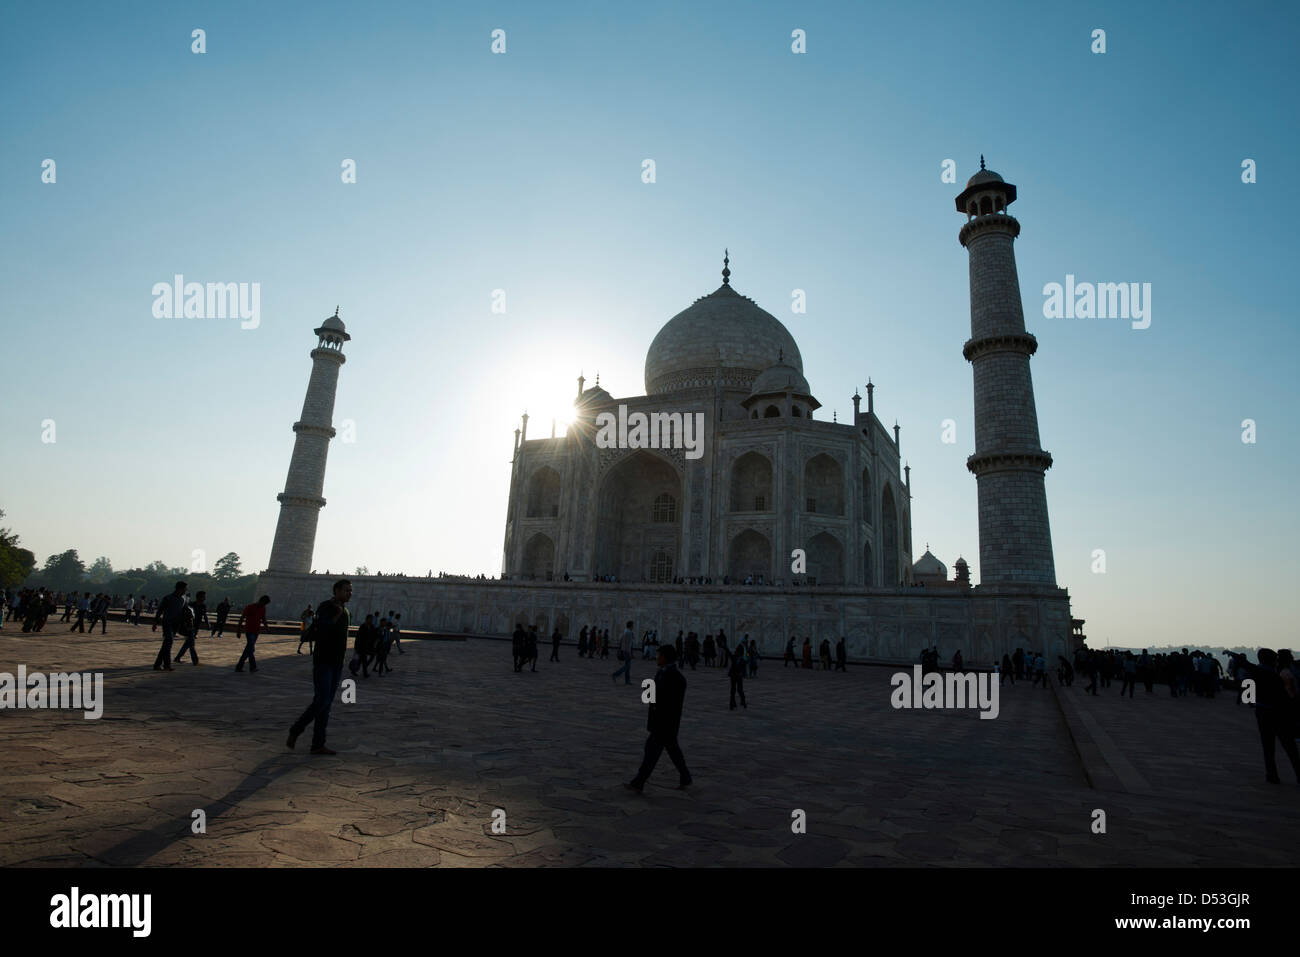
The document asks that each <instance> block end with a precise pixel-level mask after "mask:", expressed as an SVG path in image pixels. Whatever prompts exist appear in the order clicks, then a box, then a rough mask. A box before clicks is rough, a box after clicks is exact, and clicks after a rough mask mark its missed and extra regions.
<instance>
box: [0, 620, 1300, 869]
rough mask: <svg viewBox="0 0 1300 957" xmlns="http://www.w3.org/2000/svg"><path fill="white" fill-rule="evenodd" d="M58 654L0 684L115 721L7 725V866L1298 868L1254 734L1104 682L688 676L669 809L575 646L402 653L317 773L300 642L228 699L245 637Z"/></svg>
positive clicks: (57, 639) (614, 689) (604, 669)
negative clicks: (82, 674)
mask: <svg viewBox="0 0 1300 957" xmlns="http://www.w3.org/2000/svg"><path fill="white" fill-rule="evenodd" d="M50 627H51V629H52V630H51V631H48V632H46V633H44V634H40V635H22V634H20V633H18V631H17V629H16V628H14V627H13V626H10V625H9V624H8V623H6V627H5V628H4V630H3V631H2V632H0V648H2V649H3V656H2V660H0V671H9V672H16V671H17V667H18V665H19V664H25V665H26V666H27V668H28V670H29V672H31V671H41V672H57V671H68V670H79V671H87V670H89V671H102V672H103V673H104V676H105V679H104V680H105V692H104V694H105V710H104V716H103V717H102V718H101V719H100V720H98V721H91V720H85V719H84V718H83V717H82V715H81V712H79V711H50V710H47V711H27V710H23V711H8V710H7V711H0V862H2V863H4V864H6V865H70V866H80V865H84V866H98V865H115V866H169V865H199V866H275V865H280V866H292V867H298V866H307V865H326V866H334V865H360V866H393V865H395V866H431V865H451V866H475V867H477V866H554V865H561V866H566V865H588V866H623V865H633V866H635V865H644V866H659V865H665V866H692V865H733V866H749V865H756V866H785V865H793V866H825V865H849V866H863V865H866V866H872V865H887V866H917V865H947V866H954V865H956V866H962V865H977V866H978V865H1026V866H1049V867H1050V866H1092V865H1118V866H1130V867H1131V866H1137V867H1141V866H1153V865H1161V866H1175V867H1179V866H1198V865H1211V864H1213V865H1248V866H1283V865H1292V866H1293V865H1294V864H1295V863H1296V858H1297V854H1296V848H1297V847H1300V788H1297V787H1296V785H1295V783H1294V782H1293V780H1292V776H1291V774H1290V773H1289V770H1288V769H1287V768H1286V767H1285V758H1283V759H1282V760H1283V771H1282V774H1283V780H1284V781H1286V782H1288V783H1286V784H1283V785H1281V786H1270V785H1267V784H1266V783H1265V782H1264V775H1263V770H1262V766H1261V765H1262V762H1261V761H1260V756H1259V747H1258V744H1257V739H1256V735H1255V732H1254V720H1253V717H1252V715H1251V713H1250V710H1249V709H1248V708H1246V707H1243V706H1237V705H1235V704H1234V702H1233V700H1232V699H1231V698H1228V697H1220V698H1216V699H1214V700H1202V699H1199V698H1196V697H1194V696H1192V697H1188V698H1184V699H1179V700H1171V699H1170V698H1169V696H1168V693H1167V691H1163V692H1162V691H1161V690H1160V689H1157V691H1156V693H1155V694H1151V695H1147V694H1145V693H1144V692H1143V691H1142V690H1141V689H1139V691H1138V694H1137V697H1135V698H1134V699H1132V700H1127V699H1125V700H1120V699H1119V697H1118V683H1116V685H1115V686H1114V687H1113V688H1112V689H1111V690H1110V692H1109V694H1107V695H1106V696H1104V697H1101V698H1098V699H1093V698H1087V699H1085V697H1084V696H1083V694H1082V693H1081V690H1080V685H1079V684H1078V683H1076V685H1075V687H1074V689H1062V690H1061V691H1060V692H1059V694H1060V695H1062V696H1063V697H1066V698H1067V700H1066V707H1065V709H1064V711H1063V709H1062V706H1061V705H1059V704H1058V702H1057V695H1058V692H1057V691H1055V690H1051V691H1045V690H1043V689H1041V688H1032V687H1030V686H1029V685H1027V684H1023V683H1022V684H1021V685H1018V686H1017V687H1015V688H1014V689H1011V688H1006V689H1004V691H1003V694H1002V696H1001V715H1000V717H999V718H998V719H997V720H992V721H990V720H979V719H978V717H977V713H976V712H975V711H966V712H938V711H920V710H917V711H895V710H893V709H892V708H891V707H890V705H889V691H890V687H889V676H890V674H891V672H892V671H893V670H894V669H891V668H879V667H866V666H855V667H852V668H851V669H850V671H849V672H848V673H847V674H835V673H830V674H828V673H825V672H822V671H820V670H817V671H802V670H799V671H796V670H795V669H793V668H791V669H782V668H781V666H780V663H779V662H774V661H764V662H763V663H762V666H761V668H760V670H759V675H758V678H757V679H756V680H753V681H748V682H746V690H747V692H748V694H749V699H750V707H749V708H748V709H747V710H740V711H736V712H730V711H729V710H728V708H727V680H726V678H725V676H724V675H723V673H722V672H721V670H713V671H708V670H704V669H701V670H699V671H696V672H691V671H690V670H689V669H687V670H686V677H687V681H688V682H689V688H688V691H687V696H686V710H685V717H684V720H683V726H682V733H681V743H682V746H683V750H684V751H685V754H686V758H687V762H688V763H689V765H690V767H691V771H692V773H693V774H694V776H695V780H696V782H697V786H696V787H694V788H692V789H691V790H689V791H686V792H679V791H677V790H675V789H674V788H673V785H674V784H675V783H676V775H675V774H674V772H673V770H672V766H671V764H670V763H669V762H668V759H667V757H666V756H665V757H664V758H663V759H662V761H661V763H660V766H659V768H658V769H657V770H656V774H655V776H654V777H653V778H651V781H650V784H649V786H647V788H646V790H645V793H644V794H643V795H636V794H633V793H631V792H628V791H626V790H624V788H623V787H622V782H623V781H625V780H627V779H628V778H629V777H631V775H632V773H633V772H634V771H635V770H636V766H637V764H638V761H639V759H640V753H641V746H642V743H643V741H644V731H643V729H644V724H645V705H643V704H642V703H641V701H640V694H639V688H627V687H624V686H623V685H622V684H619V685H618V686H615V685H614V684H613V682H612V681H611V679H610V673H611V672H612V671H613V670H614V668H615V667H616V666H617V662H615V661H614V660H613V658H611V659H610V660H608V661H605V662H591V661H586V660H582V659H579V658H577V656H576V651H575V649H574V648H573V646H572V645H566V646H564V647H563V648H562V649H561V657H562V659H563V660H562V661H561V662H560V663H559V664H549V663H547V662H546V661H545V658H546V656H547V655H548V654H549V646H546V647H545V648H544V649H543V651H542V654H541V657H542V659H543V660H542V661H540V662H539V663H538V670H537V673H535V674H532V673H527V672H525V673H523V674H515V673H514V672H513V671H512V669H511V664H510V645H509V642H505V641H496V640H487V639H470V640H467V641H419V640H410V639H406V640H404V642H403V644H404V645H405V646H406V653H405V654H404V655H396V654H395V655H394V656H393V659H394V660H393V666H394V671H393V672H392V674H390V675H385V676H384V677H382V678H376V677H371V678H369V679H368V680H361V681H358V701H357V703H356V704H352V705H344V704H338V703H336V704H335V706H334V712H333V718H332V721H331V733H330V744H331V746H333V747H334V748H336V749H338V750H339V751H340V754H339V755H338V756H336V757H313V756H311V755H309V754H308V753H307V751H308V740H307V736H304V738H303V739H302V740H300V741H299V743H298V748H297V750H296V751H289V750H287V749H286V748H285V744H284V738H285V733H286V729H287V727H288V725H289V723H290V722H291V721H292V719H293V718H294V717H295V716H296V715H297V714H298V713H299V712H300V711H301V710H302V708H303V707H304V706H305V705H306V704H307V702H308V701H309V699H310V696H311V687H310V680H309V674H310V659H309V658H308V657H307V656H306V655H303V656H301V657H299V656H297V655H296V654H295V653H294V650H295V647H296V644H297V638H296V636H294V637H290V636H288V635H283V636H280V635H265V636H263V638H262V639H261V641H260V642H259V646H260V652H261V655H260V657H259V661H260V664H261V667H260V670H259V671H258V672H257V673H256V674H236V673H234V671H233V663H234V660H235V658H236V657H237V656H238V652H239V650H240V648H241V647H242V641H237V640H236V639H235V638H234V637H232V636H227V637H224V638H220V639H200V642H199V650H200V655H201V656H202V661H203V664H201V665H200V666H198V667H194V666H191V665H190V664H189V663H188V662H187V663H185V664H183V665H177V666H176V671H175V672H173V673H171V674H168V673H156V672H154V671H153V670H152V669H151V667H150V665H151V663H152V660H153V656H154V654H155V652H156V649H157V644H158V636H157V635H155V634H153V633H151V632H150V631H149V629H148V628H147V627H146V626H141V627H140V628H138V629H136V628H132V627H129V626H126V625H123V624H121V623H119V622H112V623H110V625H109V629H108V634H107V635H105V636H101V635H95V636H93V637H91V636H82V635H80V634H77V635H69V634H68V633H67V631H66V630H64V628H61V627H57V626H56V625H55V623H54V622H51V624H50ZM64 627H66V626H64ZM653 670H654V669H653V664H652V663H651V662H642V661H641V660H639V659H638V660H637V661H636V662H635V663H634V664H633V670H632V673H633V677H634V679H635V680H636V681H638V682H639V681H640V679H641V678H643V677H648V676H650V675H651V674H653ZM1066 715H1070V716H1071V718H1070V720H1068V721H1067V718H1066ZM1071 729H1073V731H1072V730H1071ZM1080 735H1083V736H1085V738H1084V740H1082V741H1081V742H1080V745H1079V747H1078V748H1076V744H1075V743H1074V740H1075V738H1077V737H1079V736H1080ZM1081 754H1083V755H1084V757H1083V758H1081V757H1080V755H1081ZM1090 780H1092V781H1095V782H1096V783H1097V784H1098V785H1099V788H1093V787H1092V786H1090V783H1089V782H1090ZM1101 788H1104V789H1101ZM198 808H202V809H203V810H204V811H205V812H206V815H207V833H206V834H202V835H196V834H193V833H191V828H190V824H191V820H192V812H193V811H194V810H195V809H198ZM496 808H501V809H504V811H505V812H506V833H505V834H502V835H497V834H493V832H492V812H493V810H494V809H496ZM1094 808H1101V809H1103V810H1105V811H1106V813H1107V817H1108V828H1107V833H1106V834H1104V835H1096V834H1093V833H1091V831H1090V828H1089V824H1090V821H1091V812H1092V810H1093V809H1094ZM794 809H802V810H804V811H805V812H806V813H807V822H808V824H807V833H806V834H802V835H800V834H794V833H792V831H791V826H790V821H791V812H792V810H794Z"/></svg>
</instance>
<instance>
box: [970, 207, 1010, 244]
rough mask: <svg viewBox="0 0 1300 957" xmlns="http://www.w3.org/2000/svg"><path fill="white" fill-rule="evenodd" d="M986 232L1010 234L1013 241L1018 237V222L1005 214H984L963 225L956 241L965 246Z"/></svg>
mask: <svg viewBox="0 0 1300 957" xmlns="http://www.w3.org/2000/svg"><path fill="white" fill-rule="evenodd" d="M986 232H996V233H1010V234H1011V238H1012V239H1015V238H1016V237H1017V236H1019V235H1020V221H1019V220H1018V219H1016V217H1014V216H1010V215H1008V214H1007V213H985V214H984V215H983V216H976V217H975V218H974V219H972V220H969V221H968V222H967V223H966V224H965V225H963V226H962V228H961V230H960V231H959V232H958V233H957V241H958V242H959V243H961V244H962V245H963V246H965V245H966V244H967V243H968V242H969V241H970V240H971V239H973V238H974V237H975V236H977V235H979V234H980V233H986Z"/></svg>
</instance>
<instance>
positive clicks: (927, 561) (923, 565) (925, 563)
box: [912, 548, 948, 578]
mask: <svg viewBox="0 0 1300 957" xmlns="http://www.w3.org/2000/svg"><path fill="white" fill-rule="evenodd" d="M912 574H913V575H938V576H940V577H942V578H947V577H948V567H947V566H946V565H944V563H943V562H941V561H939V559H937V558H935V557H934V555H932V554H931V553H930V549H929V548H927V549H926V550H925V554H924V555H922V556H921V557H920V558H918V559H917V560H916V563H915V564H914V565H912Z"/></svg>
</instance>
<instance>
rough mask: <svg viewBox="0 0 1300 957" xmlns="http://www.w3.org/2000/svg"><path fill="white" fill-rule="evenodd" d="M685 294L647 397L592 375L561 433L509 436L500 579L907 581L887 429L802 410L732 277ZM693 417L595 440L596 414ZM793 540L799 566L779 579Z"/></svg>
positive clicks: (865, 416)
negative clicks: (668, 429)
mask: <svg viewBox="0 0 1300 957" xmlns="http://www.w3.org/2000/svg"><path fill="white" fill-rule="evenodd" d="M728 264H729V260H727V259H724V261H723V269H722V285H721V286H719V287H718V288H717V289H716V290H714V291H713V292H712V293H710V294H709V295H707V296H702V297H700V298H699V299H697V300H696V301H695V302H694V303H693V304H692V305H691V306H690V307H688V308H687V309H684V310H683V311H682V312H680V313H678V314H677V315H676V316H674V317H673V318H672V319H670V320H669V321H668V323H667V324H666V325H665V326H664V327H663V328H662V329H661V330H659V334H658V335H656V336H655V338H654V341H653V342H652V343H651V344H650V350H649V353H648V354H647V355H646V360H645V388H646V394H645V395H638V396H630V397H625V398H618V399H616V398H614V397H612V396H611V395H610V394H609V393H608V392H606V391H605V390H604V389H602V388H600V387H599V386H596V387H594V388H590V389H584V388H583V386H584V384H585V382H584V380H582V379H581V378H580V379H579V382H578V389H579V390H580V391H579V393H578V395H577V398H576V399H575V403H574V404H575V413H576V414H575V418H574V425H573V427H572V428H570V430H569V432H568V434H566V435H565V436H563V437H561V438H551V439H532V440H530V439H528V437H527V431H526V429H527V422H526V421H525V422H524V429H523V430H521V431H520V432H519V433H518V435H517V444H516V447H515V458H514V471H513V473H512V481H511V489H510V504H509V507H508V509H507V513H506V533H505V558H504V561H503V565H502V567H503V571H504V574H505V575H506V576H507V577H510V578H523V579H526V580H530V581H551V580H553V579H555V578H563V577H564V576H565V575H567V576H568V577H569V579H570V580H572V581H587V580H590V579H591V578H593V577H596V578H600V579H610V578H613V579H615V580H616V581H617V582H619V583H624V582H626V583H641V582H672V581H674V580H680V579H682V578H696V579H709V580H714V581H717V582H719V583H731V582H735V583H737V584H740V583H743V582H744V581H746V580H748V581H750V582H752V583H758V582H763V583H770V584H775V585H782V584H784V583H786V582H787V581H795V580H798V581H800V582H801V583H803V584H810V585H857V586H862V585H879V584H882V583H883V584H889V585H900V584H904V583H906V582H907V581H908V580H909V579H910V569H911V563H910V560H909V558H910V554H911V534H910V518H909V511H910V510H909V508H908V502H909V498H910V495H909V492H908V488H907V484H906V480H905V479H904V477H903V475H902V473H900V471H899V456H898V438H899V433H898V430H897V429H895V430H894V434H893V436H892V437H891V436H890V434H889V431H888V430H887V429H886V428H885V426H884V425H883V424H882V423H881V422H880V420H879V419H878V418H876V414H875V409H874V401H873V390H874V387H873V386H871V385H868V386H867V408H866V410H865V411H864V410H861V408H860V405H861V402H860V398H858V397H855V399H854V408H855V412H854V421H853V422H845V423H832V422H824V421H820V420H818V419H815V418H813V412H814V410H815V409H817V408H818V407H819V406H820V405H821V403H820V402H818V401H817V399H816V397H815V396H814V395H813V394H812V390H811V388H810V387H809V385H808V380H807V379H805V378H804V376H803V360H802V358H801V357H800V354H799V347H798V345H796V344H795V341H794V339H793V337H791V335H790V333H789V332H788V331H787V330H786V328H785V326H783V325H782V324H781V322H780V320H778V319H777V318H776V317H775V316H773V315H772V314H771V313H769V312H766V311H765V310H763V309H761V308H760V307H759V306H758V305H757V304H756V303H755V302H754V301H753V300H752V299H749V298H747V297H745V296H742V295H741V294H740V293H739V292H737V291H736V290H735V289H733V288H732V286H731V278H730V277H731V270H730V268H729V266H728ZM620 406H622V407H625V408H626V409H627V412H626V413H625V415H628V416H630V415H635V414H636V413H637V412H643V413H645V414H646V415H647V416H654V415H661V416H662V415H667V416H674V415H676V416H678V417H683V418H684V417H688V416H689V417H696V416H698V417H699V418H700V420H701V421H702V422H703V424H704V428H703V429H702V433H703V434H702V436H701V437H700V442H699V446H700V448H699V449H698V450H696V454H695V455H694V456H691V457H688V453H686V452H684V451H683V450H682V449H679V448H677V449H675V448H663V449H644V448H642V449H612V448H599V447H598V443H597V442H596V441H595V436H596V425H595V423H596V419H597V417H598V416H599V415H600V414H601V413H605V412H608V413H610V415H611V416H612V415H613V414H615V412H614V410H616V409H618V408H619V407H620ZM795 549H803V550H804V553H805V556H806V574H805V575H802V576H799V575H792V574H791V568H790V566H791V561H790V555H791V553H792V552H793V551H794V550H795Z"/></svg>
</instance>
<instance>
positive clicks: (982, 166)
mask: <svg viewBox="0 0 1300 957" xmlns="http://www.w3.org/2000/svg"><path fill="white" fill-rule="evenodd" d="M983 168H984V154H983V153H981V154H980V169H983Z"/></svg>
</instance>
